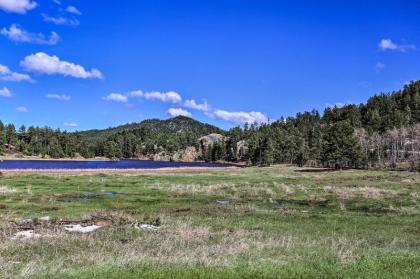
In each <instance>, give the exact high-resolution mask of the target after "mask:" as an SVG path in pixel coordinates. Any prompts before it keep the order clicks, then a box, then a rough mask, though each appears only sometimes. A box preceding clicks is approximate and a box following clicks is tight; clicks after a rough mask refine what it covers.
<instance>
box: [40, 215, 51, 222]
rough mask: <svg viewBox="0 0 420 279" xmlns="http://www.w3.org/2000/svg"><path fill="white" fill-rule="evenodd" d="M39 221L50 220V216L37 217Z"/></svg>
mask: <svg viewBox="0 0 420 279" xmlns="http://www.w3.org/2000/svg"><path fill="white" fill-rule="evenodd" d="M38 220H39V221H41V222H49V221H50V220H51V218H50V216H42V217H40V218H39V219H38Z"/></svg>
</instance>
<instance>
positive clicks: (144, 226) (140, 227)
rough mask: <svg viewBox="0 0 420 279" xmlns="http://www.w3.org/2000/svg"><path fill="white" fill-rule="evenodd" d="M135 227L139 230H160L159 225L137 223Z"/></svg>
mask: <svg viewBox="0 0 420 279" xmlns="http://www.w3.org/2000/svg"><path fill="white" fill-rule="evenodd" d="M134 228H136V229H138V230H150V231H157V230H159V227H157V226H153V225H149V224H140V225H139V224H136V225H134Z"/></svg>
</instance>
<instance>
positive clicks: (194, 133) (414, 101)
mask: <svg viewBox="0 0 420 279" xmlns="http://www.w3.org/2000/svg"><path fill="white" fill-rule="evenodd" d="M419 123H420V81H415V82H411V83H410V84H408V85H406V86H404V88H403V89H402V90H400V91H396V92H391V93H381V94H378V95H375V96H373V97H371V98H370V99H369V100H368V101H367V102H366V103H365V104H359V105H345V106H343V107H337V106H335V107H328V108H326V109H325V110H324V112H323V113H322V115H321V113H320V112H318V111H317V110H312V111H309V112H302V113H298V114H297V115H296V116H295V117H288V118H281V119H279V120H277V121H275V122H272V123H269V124H263V125H256V124H246V125H245V126H244V127H235V128H233V129H231V130H229V131H222V130H220V129H218V128H217V127H214V126H211V125H208V124H202V123H200V122H198V121H195V120H193V119H189V118H185V117H178V118H174V119H171V120H164V121H160V120H147V121H144V122H142V123H140V124H129V125H124V126H121V127H120V128H113V129H107V130H102V131H99V130H93V131H87V132H75V133H69V132H66V131H60V130H58V129H57V130H53V129H51V128H48V127H25V126H22V127H20V128H19V129H16V128H15V126H14V125H13V124H7V125H5V124H3V123H2V122H1V121H0V152H13V151H16V152H21V153H22V154H23V155H36V156H43V157H51V158H64V157H76V156H82V157H85V158H91V157H95V156H101V157H108V158H144V157H147V156H149V157H150V156H152V155H155V154H174V153H176V152H179V151H180V150H184V149H186V148H187V147H190V146H193V147H195V148H196V149H197V150H201V154H199V157H198V158H197V159H199V160H205V161H219V160H223V161H233V162H234V161H246V162H247V163H248V164H250V165H259V166H268V165H271V164H273V163H292V164H297V165H300V166H303V165H311V166H325V167H331V168H346V167H349V168H350V167H351V168H370V167H379V168H384V167H389V168H397V167H401V166H406V167H410V168H412V169H420V163H419V160H420V155H419V154H420V153H419V152H420V124H419ZM209 133H219V134H222V135H223V136H224V140H222V141H219V142H215V143H213V144H212V145H211V146H208V147H206V148H202V146H200V143H199V138H200V137H202V136H205V135H207V134H209Z"/></svg>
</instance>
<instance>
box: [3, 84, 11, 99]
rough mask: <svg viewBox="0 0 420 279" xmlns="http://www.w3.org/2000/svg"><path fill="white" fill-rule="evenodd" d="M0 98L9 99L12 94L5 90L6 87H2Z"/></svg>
mask: <svg viewBox="0 0 420 279" xmlns="http://www.w3.org/2000/svg"><path fill="white" fill-rule="evenodd" d="M0 97H7V98H10V97H13V94H12V92H10V90H9V89H7V88H6V87H3V89H2V88H0Z"/></svg>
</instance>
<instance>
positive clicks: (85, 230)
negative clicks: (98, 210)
mask: <svg viewBox="0 0 420 279" xmlns="http://www.w3.org/2000/svg"><path fill="white" fill-rule="evenodd" d="M99 228H101V226H97V225H92V226H87V227H82V226H81V225H80V224H77V225H65V226H64V229H65V230H66V231H68V232H78V233H90V232H94V231H96V230H97V229H99Z"/></svg>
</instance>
